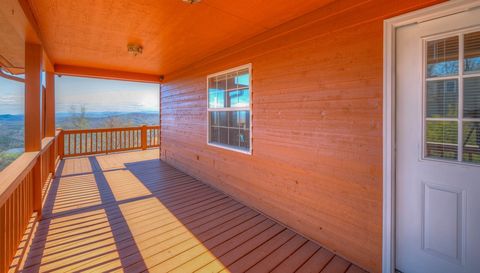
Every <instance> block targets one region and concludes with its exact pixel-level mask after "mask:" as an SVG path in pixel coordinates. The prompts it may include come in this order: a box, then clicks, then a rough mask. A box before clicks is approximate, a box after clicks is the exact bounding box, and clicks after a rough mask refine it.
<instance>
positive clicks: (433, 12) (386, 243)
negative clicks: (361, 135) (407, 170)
mask: <svg viewBox="0 0 480 273" xmlns="http://www.w3.org/2000/svg"><path fill="white" fill-rule="evenodd" d="M479 7H480V1H478V0H454V1H449V2H445V3H442V4H438V5H434V6H431V7H428V8H424V9H421V10H418V11H414V12H410V13H406V14H403V15H400V16H397V17H394V18H391V19H387V20H385V21H384V28H383V29H384V32H383V224H382V229H383V231H382V233H383V236H382V242H383V243H382V272H384V273H391V272H394V271H395V166H396V165H395V133H396V132H395V127H396V126H395V113H396V110H395V65H396V64H395V42H396V41H395V33H396V29H397V28H399V27H402V26H406V25H410V24H417V23H421V22H425V21H429V20H433V19H435V18H440V17H444V16H447V15H451V14H455V13H460V12H464V11H467V10H471V9H475V8H479Z"/></svg>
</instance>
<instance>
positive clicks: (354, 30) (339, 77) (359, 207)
mask: <svg viewBox="0 0 480 273" xmlns="http://www.w3.org/2000/svg"><path fill="white" fill-rule="evenodd" d="M436 2H439V1H420V0H405V1H387V0H385V1H379V0H378V1H375V0H373V1H357V0H341V1H335V2H334V3H333V4H330V5H328V6H326V7H324V8H322V9H319V10H317V11H314V12H313V13H310V14H307V15H305V16H302V17H300V18H297V19H295V20H293V21H290V22H288V23H286V24H284V25H282V26H279V27H277V28H274V29H272V30H269V31H268V32H266V33H264V34H261V35H259V36H256V37H253V38H251V39H250V40H248V41H245V42H242V43H241V44H239V45H237V46H235V47H233V48H229V49H227V50H224V51H223V52H220V53H218V54H217V55H214V56H210V57H209V58H207V59H205V60H204V61H203V62H201V63H197V64H195V65H194V66H191V67H189V68H188V69H186V70H183V71H179V72H177V73H175V74H173V75H167V78H166V83H165V84H164V85H162V96H161V128H162V133H161V134H162V144H161V146H162V158H163V159H164V160H166V161H167V162H169V163H170V164H172V165H174V166H176V167H178V168H180V169H182V170H183V171H185V172H187V173H189V174H191V175H193V176H195V177H197V178H199V179H201V180H203V181H205V182H207V183H210V184H212V185H213V186H215V187H217V188H219V189H221V190H223V191H225V192H226V193H228V194H231V195H232V196H234V197H235V198H237V199H239V200H241V201H243V202H245V203H246V204H248V205H251V206H253V207H255V208H257V209H258V210H260V211H262V212H264V213H266V214H267V215H270V216H272V217H274V218H276V219H278V220H280V221H281V222H283V223H285V224H286V225H288V226H290V227H292V228H293V229H295V230H296V231H298V232H300V233H302V234H304V235H306V236H308V237H309V238H311V239H314V240H316V241H317V242H319V243H320V244H322V245H324V246H325V247H327V248H329V249H330V250H332V251H335V252H337V253H339V254H340V255H342V256H344V257H346V258H347V259H349V260H351V261H353V262H355V263H357V264H359V265H360V266H362V267H364V268H366V269H368V270H371V271H374V272H380V271H381V253H382V252H381V247H382V71H383V63H382V62H383V60H382V54H383V49H382V46H383V20H384V19H386V18H389V17H393V16H395V15H398V14H401V13H405V12H407V11H411V10H414V9H419V8H422V7H426V6H429V5H432V4H434V3H436ZM232 31H235V30H232ZM246 63H252V71H253V72H252V90H253V92H252V100H253V108H252V113H253V155H251V156H249V155H244V154H241V153H236V152H232V151H227V150H222V149H219V148H215V147H212V146H207V109H206V105H207V103H206V100H207V91H206V76H207V75H208V74H210V73H215V72H219V71H222V70H224V69H228V68H232V67H235V66H238V65H242V64H246Z"/></svg>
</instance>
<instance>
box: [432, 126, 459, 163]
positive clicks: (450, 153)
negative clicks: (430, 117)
mask: <svg viewBox="0 0 480 273" xmlns="http://www.w3.org/2000/svg"><path fill="white" fill-rule="evenodd" d="M457 126H458V124H457V122H456V121H427V130H426V140H427V143H426V144H427V145H426V156H427V157H435V158H443V159H454V160H456V159H457V157H458V149H457V144H458V131H457V130H458V127H457Z"/></svg>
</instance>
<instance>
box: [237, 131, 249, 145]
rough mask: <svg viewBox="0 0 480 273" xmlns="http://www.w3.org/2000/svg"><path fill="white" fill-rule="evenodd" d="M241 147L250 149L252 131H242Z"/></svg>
mask: <svg viewBox="0 0 480 273" xmlns="http://www.w3.org/2000/svg"><path fill="white" fill-rule="evenodd" d="M239 132H240V135H239V139H240V147H242V148H245V149H246V150H248V149H250V131H249V130H242V129H241V130H240V131H239Z"/></svg>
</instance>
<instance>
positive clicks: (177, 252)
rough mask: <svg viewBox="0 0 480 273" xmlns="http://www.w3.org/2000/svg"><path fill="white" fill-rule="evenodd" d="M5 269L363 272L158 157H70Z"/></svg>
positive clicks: (149, 153)
mask: <svg viewBox="0 0 480 273" xmlns="http://www.w3.org/2000/svg"><path fill="white" fill-rule="evenodd" d="M28 231H29V233H28V234H26V235H25V236H24V241H25V243H24V244H23V245H22V247H21V248H20V249H19V250H18V252H17V258H16V259H15V261H14V263H13V264H12V266H11V268H10V272H15V271H18V272H25V273H26V272H114V271H122V270H123V271H124V272H146V271H148V272H193V271H195V272H227V271H230V272H331V273H337V272H338V273H343V272H348V273H354V272H365V271H364V270H362V269H360V268H359V267H357V266H356V265H353V264H351V263H350V262H349V261H347V260H345V259H343V258H341V257H339V256H336V255H335V254H333V253H332V252H330V251H328V250H327V249H325V248H322V247H321V246H320V245H318V244H317V243H315V242H312V241H310V240H308V239H307V238H305V237H303V236H301V235H299V234H297V233H296V232H294V231H292V230H291V229H289V228H287V227H285V226H283V225H281V224H279V223H278V222H276V221H275V220H273V219H271V218H268V217H266V216H264V215H263V214H261V213H259V212H258V211H256V210H253V209H251V208H250V207H248V206H246V205H244V204H242V203H240V202H238V201H236V200H234V199H233V198H231V197H230V196H228V195H226V194H224V193H222V192H220V191H218V190H216V189H214V188H212V187H210V186H208V185H207V184H204V183H202V182H201V181H198V180H197V179H195V178H193V177H191V176H189V175H187V174H185V173H183V172H181V171H179V170H177V169H175V168H174V167H172V166H170V165H168V164H167V163H165V162H162V161H160V160H158V149H155V148H153V149H148V150H143V151H128V152H120V153H112V154H108V155H91V156H80V157H72V158H66V159H63V160H61V161H60V162H59V165H58V168H57V172H56V177H55V179H54V180H52V181H51V182H50V184H48V185H46V190H45V201H44V205H43V218H42V220H41V221H40V222H38V223H35V224H33V226H32V227H31V228H30V229H29V230H28Z"/></svg>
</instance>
